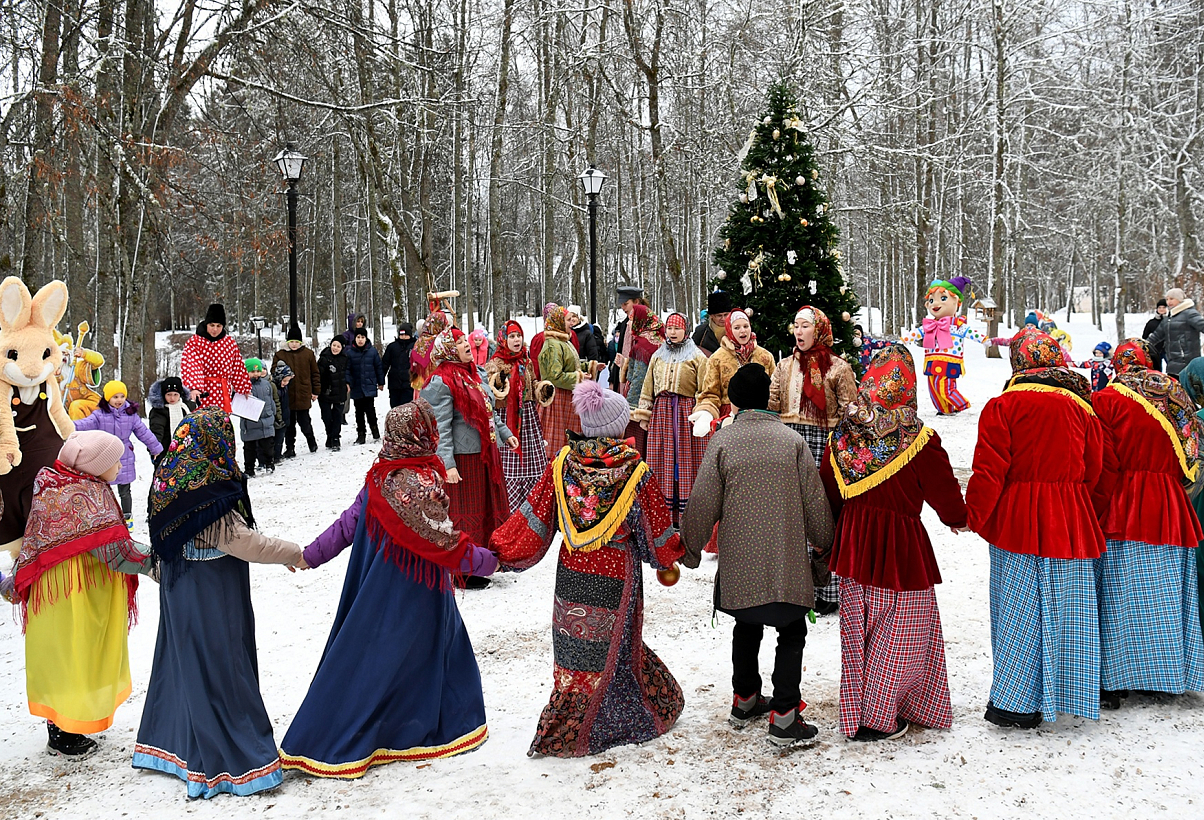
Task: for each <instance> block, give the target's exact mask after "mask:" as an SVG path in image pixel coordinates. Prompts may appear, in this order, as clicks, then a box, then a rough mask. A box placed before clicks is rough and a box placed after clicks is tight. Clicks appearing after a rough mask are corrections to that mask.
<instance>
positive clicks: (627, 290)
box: [610, 285, 644, 392]
mask: <svg viewBox="0 0 1204 820" xmlns="http://www.w3.org/2000/svg"><path fill="white" fill-rule="evenodd" d="M642 298H644V289H643V288H641V287H639V286H637V285H619V286H618V287H617V288H615V301H616V302H617V303H618V305H619V310H621V311H623V313H625V314H626V315H625V316H624V317H623V321H621V322H619V324H618V325H616V326H615V333H616V334H618V338H617V339H616V341H617V343H618V346H617V347H616V348H615V349H616V351H617V352H616V353H615V360H614V362H613V363H612V364H611V366H610V389H611V390H614V391H616V392H617V391H618V389H619V370H620V369H621V368H622V367H623V340H624V339H625V338H626V337H627V322H628V321H629V320H630V318H631V309H632V307H633V306H634V305H635V301H636V299H642Z"/></svg>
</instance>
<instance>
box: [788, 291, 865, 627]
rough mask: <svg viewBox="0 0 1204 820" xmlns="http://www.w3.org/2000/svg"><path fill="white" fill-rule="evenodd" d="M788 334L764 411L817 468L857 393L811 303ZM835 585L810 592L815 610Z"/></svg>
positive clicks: (821, 609)
mask: <svg viewBox="0 0 1204 820" xmlns="http://www.w3.org/2000/svg"><path fill="white" fill-rule="evenodd" d="M791 332H792V333H793V334H794V350H793V352H792V354H791V355H790V356H787V357H786V358H784V359H782V360H781V361H780V362H778V365H777V367H776V368H775V369H774V371H773V373H772V376H773V378H772V380H771V381H770V385H769V409H770V410H771V411H772V412H774V413H777V414H779V415H780V416H781V419H782V422H783V423H785V425H786V426H787V427H789V428H790V429H792V430H794V431H795V432H796V433H798V434H799V435H800V436H802V437H803V440H804V441H806V442H807V446H808V447H809V448H810V449H811V457H812V458H814V459H815V466H816V467H819V466H820V461H821V459H822V458H823V455H824V449H825V448H826V447H827V446H828V433H830V432H831V430H832V428H833V427H835V426H836V423H837V421H839V420H840V418H841V416H842V415H843V411H844V408H845V407H847V406H848V404H849V402H851V401H853V399H855V398H856V397H857V377H856V376H854V375H853V368H852V367H850V366H849V363H848V362H846V361H845V360H844V359H842V358H841V357H840V356H837V355H836V354H835V353H834V352H833V351H832V342H833V337H832V322H831V321H829V319H828V317H827V315H825V314H824V312H823V311H822V310H820V309H819V308H817V307H812V306H811V305H804V306H803V307H801V308H799V311H798V313H796V314H795V315H794V324H793V325H792V326H791ZM839 583H840V581H839V579H838V578H837V577H835V576H833V578H832V580H831V581H830V582H829V583H827V584H825V585H824V586H822V587H820V588H818V589H816V590H815V597H816V601H815V611H816V612H818V613H819V614H821V615H830V614H831V613H833V612H835V611H836V610H837V608H838V606H839V604H838V603H837V598H838V595H837V590H838V587H839Z"/></svg>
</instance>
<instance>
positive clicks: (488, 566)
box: [460, 544, 497, 577]
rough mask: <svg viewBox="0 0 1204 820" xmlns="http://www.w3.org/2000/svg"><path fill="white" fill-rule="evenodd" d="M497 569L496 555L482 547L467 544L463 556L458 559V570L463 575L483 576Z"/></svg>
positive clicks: (491, 573)
mask: <svg viewBox="0 0 1204 820" xmlns="http://www.w3.org/2000/svg"><path fill="white" fill-rule="evenodd" d="M496 571H497V556H496V555H494V554H493V553H492V552H490V551H489V550H487V549H485V548H484V547H478V546H477V545H476V544H469V545H468V550H467V551H465V553H464V557H463V558H461V559H460V572H462V573H464V574H465V575H476V576H477V577H485V576H488V575H493V573H495V572H496Z"/></svg>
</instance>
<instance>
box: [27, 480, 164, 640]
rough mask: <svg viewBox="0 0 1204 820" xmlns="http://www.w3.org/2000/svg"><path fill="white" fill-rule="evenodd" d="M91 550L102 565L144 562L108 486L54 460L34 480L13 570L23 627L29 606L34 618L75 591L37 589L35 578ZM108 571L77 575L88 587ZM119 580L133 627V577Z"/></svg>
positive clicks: (99, 569)
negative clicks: (111, 559) (118, 559)
mask: <svg viewBox="0 0 1204 820" xmlns="http://www.w3.org/2000/svg"><path fill="white" fill-rule="evenodd" d="M93 550H100V555H99V560H100V561H101V562H102V563H107V560H106V559H107V558H108V557H110V556H111V557H117V556H120V557H121V558H125V559H126V560H129V561H138V562H141V561H142V560H144V559H145V558H146V556H145V555H143V554H142V553H141V552H140V551H139V550H138V548H137V546H135V544H134V541H133V539H131V538H130V531H129V529H128V528H127V527H126V525H125V516H124V515H123V514H122V512H121V505H120V504H118V503H117V499H116V497H114V495H113V491H112V490H111V489H110V488H109V485H108V483H106V482H104V481H101V480H100V479H99V478H97V477H96V476H94V475H89V474H87V473H80V472H76V471H75V470H72V469H70V468H68V467H67V466H65V465H64V464H63V463H62V462H61V461H56V462H55V463H54V466H53V467H43V468H42V469H41V470H40V471H39V472H38V475H37V478H35V479H34V482H33V505H32V507H31V508H30V511H29V520H28V522H27V523H26V525H25V537H24V539H23V540H22V542H21V553H20V555H18V556H17V563H16V565H15V566H14V567H13V570H14V575H15V576H16V586H15V589H16V593H17V600H18V602H19V604H20V607H21V628H22V629H24V628H25V626H26V624H28V622H29V610H30V609H31V608H32V610H33V612H34V613H35V614H36V613H37V612H39V611H40V610H41V608H42V607H43V606H44V605H48V604H53V603H54V602H55V601H57V600H58V599H59V597H60V596H61V595H70V594H71V593H72V592H73V591H74V590H72V589H58V588H56V587H55V586H54V585H50V586H45V585H44V586H38V579H40V578H42V577H43V576H44V575H45V574H46V573H47V572H49V571H50V570H51V569H53V568H54V567H56V566H58V565H59V564H61V563H63V562H64V561H67V560H69V559H71V558H74V557H75V556H77V555H80V554H82V553H85V552H92V551H93ZM109 571H110V570H108V567H100V566H97V567H95V568H94V569H93V571H88V572H85V573H83V574H82V576H81V583H82V584H83V585H84V586H85V587H91V586H93V585H95V584H97V583H99V582H100V581H101V579H102V578H103V577H104V575H105V574H107V573H108V572H109ZM123 580H124V582H125V587H126V599H127V602H128V605H129V624H130V625H132V624H133V623H134V622H135V620H136V619H137V615H138V610H137V606H136V602H135V593H136V592H137V591H138V576H136V575H123Z"/></svg>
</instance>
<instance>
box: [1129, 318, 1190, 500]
mask: <svg viewBox="0 0 1204 820" xmlns="http://www.w3.org/2000/svg"><path fill="white" fill-rule="evenodd" d="M1148 350H1149V347H1148V345H1147V344H1146V343H1145V341H1143V340H1141V339H1126V340H1125V341H1124V342H1123V343H1121V344H1120V345H1119V346H1118V347H1117V348H1116V356H1115V361H1116V377H1115V378H1114V379H1113V380H1112V385H1111V386H1112V387H1113V389H1115V390H1116V392H1118V393H1120V394H1121V395H1122V396H1125V397H1126V398H1129V399H1132V400H1133V401H1135V402H1137V403H1138V404H1140V405H1141V406H1142V408H1143V409H1144V410H1145V411H1146V412H1147V413H1149V414H1150V415H1151V416H1153V417H1154V418H1155V419H1157V420H1158V422H1159V423H1160V424H1161V425H1162V429H1163V430H1164V431H1165V432H1166V435H1167V437H1168V438H1169V439H1170V440H1171V444H1172V445H1173V446H1174V448H1175V454H1176V455H1177V456H1178V457H1179V467H1180V468H1181V469H1182V470H1183V475H1184V476H1185V477H1186V478H1188V479H1189V480H1192V481H1194V480H1195V478H1196V473H1197V471H1198V470H1199V464H1200V452H1201V449H1200V445H1201V442H1202V441H1204V422H1201V421H1200V419H1198V418H1197V417H1196V405H1195V402H1193V401H1192V400H1191V396H1190V395H1189V394H1188V392H1187V391H1186V390H1184V389H1183V385H1181V384H1179V382H1177V381H1176V380H1175V379H1173V378H1171V377H1170V376H1168V375H1166V374H1165V373H1161V372H1159V371H1157V370H1150V369H1149V367H1150V358H1149V354H1148V352H1147V351H1148ZM1180 376H1182V374H1180Z"/></svg>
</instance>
